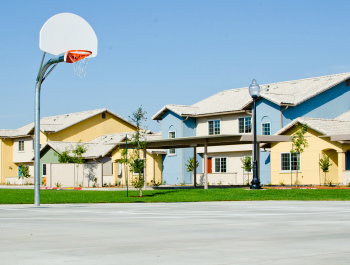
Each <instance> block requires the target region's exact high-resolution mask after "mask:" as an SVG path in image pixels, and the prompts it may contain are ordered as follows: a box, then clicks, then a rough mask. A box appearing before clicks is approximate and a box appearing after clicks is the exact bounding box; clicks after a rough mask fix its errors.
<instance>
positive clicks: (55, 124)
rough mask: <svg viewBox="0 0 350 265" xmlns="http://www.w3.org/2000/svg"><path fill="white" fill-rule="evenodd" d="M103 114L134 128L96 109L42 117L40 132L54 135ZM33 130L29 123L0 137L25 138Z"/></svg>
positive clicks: (114, 114)
mask: <svg viewBox="0 0 350 265" xmlns="http://www.w3.org/2000/svg"><path fill="white" fill-rule="evenodd" d="M103 112H108V113H110V114H112V115H113V116H115V117H117V118H119V119H121V120H123V121H125V122H126V123H128V124H130V125H132V126H134V127H136V125H135V124H134V123H132V122H130V121H128V120H127V119H125V118H123V117H121V116H120V115H118V114H116V113H114V112H112V111H110V110H108V109H106V108H104V109H96V110H88V111H82V112H75V113H69V114H62V115H57V116H51V117H44V118H41V119H40V130H41V131H42V132H51V133H56V132H59V131H61V130H64V129H66V128H68V127H70V126H73V125H75V124H77V123H79V122H82V121H84V120H87V119H89V118H91V117H93V116H95V115H98V114H100V113H103ZM33 130H34V122H32V123H29V124H27V125H25V126H23V127H20V128H18V129H16V130H0V137H19V136H25V135H29V134H30V133H32V131H33Z"/></svg>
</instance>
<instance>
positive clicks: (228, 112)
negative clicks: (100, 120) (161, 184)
mask: <svg viewBox="0 0 350 265" xmlns="http://www.w3.org/2000/svg"><path fill="white" fill-rule="evenodd" d="M249 99H250V96H249V93H248V91H247V89H232V90H226V91H222V92H219V93H217V94H215V95H213V96H211V97H209V98H207V99H204V100H202V101H200V102H198V103H196V104H193V105H192V106H180V105H166V106H164V107H163V108H162V109H161V110H160V111H158V112H157V113H156V114H155V115H154V116H153V117H152V119H153V120H158V121H161V124H162V138H177V137H189V136H204V135H219V134H251V133H252V122H251V120H252V118H251V112H250V111H249V110H243V107H244V105H245V104H246V103H247V102H249ZM203 153H204V148H197V161H198V162H199V167H198V169H197V173H199V175H200V174H201V173H203V172H204V168H203ZM251 154H252V145H250V144H247V145H237V146H217V147H209V148H208V181H209V183H210V184H213V183H215V184H218V183H222V184H243V183H244V182H245V181H246V180H247V178H248V176H249V175H248V174H249V172H244V171H243V169H242V162H241V158H244V157H245V156H251ZM192 157H193V149H192V148H184V149H169V150H168V152H167V154H166V155H163V180H165V181H166V182H167V183H169V184H179V183H193V175H192V173H190V172H187V170H186V169H187V166H186V164H188V159H189V158H192ZM250 175H251V173H250ZM197 179H201V178H200V176H199V177H198V178H197ZM197 182H198V181H197Z"/></svg>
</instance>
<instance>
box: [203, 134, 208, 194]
mask: <svg viewBox="0 0 350 265" xmlns="http://www.w3.org/2000/svg"><path fill="white" fill-rule="evenodd" d="M207 145H208V139H205V142H204V189H206V190H207V189H208V150H207V149H208V147H207Z"/></svg>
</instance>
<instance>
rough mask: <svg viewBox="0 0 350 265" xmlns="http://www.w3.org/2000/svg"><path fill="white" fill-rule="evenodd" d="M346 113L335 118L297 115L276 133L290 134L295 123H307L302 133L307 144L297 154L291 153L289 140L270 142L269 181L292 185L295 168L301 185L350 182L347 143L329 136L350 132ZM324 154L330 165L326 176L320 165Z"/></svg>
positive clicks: (294, 178)
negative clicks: (307, 145)
mask: <svg viewBox="0 0 350 265" xmlns="http://www.w3.org/2000/svg"><path fill="white" fill-rule="evenodd" d="M349 114H350V112H347V113H344V114H343V115H341V116H339V117H337V118H336V119H315V118H298V119H296V120H294V121H292V122H291V123H290V124H288V125H287V126H285V127H284V128H282V129H281V130H280V131H279V132H277V133H276V134H279V135H292V134H293V133H294V132H295V130H296V127H295V125H296V124H306V125H307V126H308V129H307V133H306V134H305V136H306V139H307V141H308V144H309V147H307V148H305V149H304V152H302V153H301V154H300V155H298V156H297V155H292V154H291V153H290V150H291V149H292V142H283V143H274V144H271V183H272V184H282V183H284V184H286V185H290V184H291V183H293V184H295V181H296V173H297V169H298V181H299V183H300V185H306V184H313V185H320V184H322V185H323V184H325V182H326V183H327V182H329V181H331V182H332V183H333V184H338V183H339V184H347V183H349V182H350V178H349V173H350V171H349V170H350V144H349V142H344V141H331V138H330V137H331V136H332V135H338V134H346V133H349V132H350V119H348V118H347V116H349ZM323 154H326V155H329V157H330V162H331V164H332V165H331V167H330V169H329V172H328V173H326V176H325V173H324V172H323V171H322V169H321V168H320V166H319V161H320V158H322V157H323V156H322V155H323ZM325 177H326V178H325Z"/></svg>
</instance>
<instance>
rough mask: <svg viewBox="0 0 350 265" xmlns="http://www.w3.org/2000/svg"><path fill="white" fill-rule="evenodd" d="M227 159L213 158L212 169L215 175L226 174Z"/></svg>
mask: <svg viewBox="0 0 350 265" xmlns="http://www.w3.org/2000/svg"><path fill="white" fill-rule="evenodd" d="M226 162H227V158H226V157H215V158H214V163H215V166H214V169H215V171H214V172H215V173H226V172H227V163H226Z"/></svg>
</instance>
